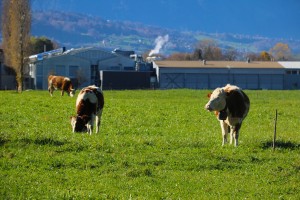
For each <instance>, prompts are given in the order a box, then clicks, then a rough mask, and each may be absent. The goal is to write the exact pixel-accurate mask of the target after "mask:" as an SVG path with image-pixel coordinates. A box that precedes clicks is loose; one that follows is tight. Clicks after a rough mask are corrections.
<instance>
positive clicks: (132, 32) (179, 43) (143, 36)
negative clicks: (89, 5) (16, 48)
mask: <svg viewBox="0 0 300 200" xmlns="http://www.w3.org/2000/svg"><path fill="white" fill-rule="evenodd" d="M32 34H33V35H35V36H46V37H49V38H51V39H53V40H55V41H57V42H58V43H59V44H60V45H61V46H66V47H67V48H74V47H82V46H95V45H96V46H101V47H104V48H108V49H114V48H122V49H126V50H135V51H137V52H139V53H143V52H146V51H150V50H151V49H153V48H154V46H155V39H156V38H157V37H158V36H165V35H168V36H169V40H168V41H167V42H166V43H165V45H164V46H163V47H162V48H161V53H163V54H170V53H172V52H191V51H193V50H194V47H195V44H196V43H197V41H198V40H200V39H213V40H215V41H217V42H218V44H219V46H220V47H222V48H228V47H234V48H236V49H237V50H238V51H241V52H250V51H251V52H260V51H263V50H266V51H268V50H269V49H270V48H271V47H273V46H274V45H275V44H276V43H278V42H283V43H287V44H289V46H290V48H291V49H292V51H293V53H299V52H300V41H299V40H291V39H271V38H266V37H259V36H247V35H238V34H231V33H214V34H210V33H202V32H192V31H186V32H183V31H177V30H173V29H166V28H161V27H156V26H148V25H144V24H141V23H136V22H130V21H111V20H104V19H102V18H100V17H94V16H89V15H84V14H78V13H68V12H66V13H64V12H58V11H46V12H45V11H43V12H38V11H35V12H34V13H33V22H32Z"/></svg>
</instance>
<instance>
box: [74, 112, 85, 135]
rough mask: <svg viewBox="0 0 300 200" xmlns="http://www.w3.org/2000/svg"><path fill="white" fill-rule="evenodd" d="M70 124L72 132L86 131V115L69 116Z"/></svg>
mask: <svg viewBox="0 0 300 200" xmlns="http://www.w3.org/2000/svg"><path fill="white" fill-rule="evenodd" d="M70 119H71V125H72V130H73V133H75V132H86V131H87V128H86V124H87V120H88V116H85V115H84V116H76V117H75V116H72V117H71V118H70Z"/></svg>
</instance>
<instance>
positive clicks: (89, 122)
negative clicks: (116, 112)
mask: <svg viewBox="0 0 300 200" xmlns="http://www.w3.org/2000/svg"><path fill="white" fill-rule="evenodd" d="M103 106H104V97H103V93H102V91H101V89H100V88H99V87H96V86H88V87H85V88H83V89H82V90H81V91H80V93H79V94H78V97H77V100H76V113H77V115H76V116H75V117H74V116H73V117H71V125H72V129H73V132H88V133H89V134H92V131H93V126H94V123H96V133H98V131H99V128H100V123H101V115H102V110H103Z"/></svg>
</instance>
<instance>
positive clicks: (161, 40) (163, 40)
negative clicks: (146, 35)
mask: <svg viewBox="0 0 300 200" xmlns="http://www.w3.org/2000/svg"><path fill="white" fill-rule="evenodd" d="M168 41H169V35H168V34H167V35H165V36H158V37H157V38H156V39H155V47H154V49H152V50H151V51H150V53H149V56H152V55H153V54H158V53H159V51H160V49H161V48H162V47H163V46H164V45H165V44H166V43H167V42H168Z"/></svg>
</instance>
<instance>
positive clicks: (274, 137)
mask: <svg viewBox="0 0 300 200" xmlns="http://www.w3.org/2000/svg"><path fill="white" fill-rule="evenodd" d="M276 126H277V109H276V114H275V120H274V136H273V151H275V146H276V145H275V143H276Z"/></svg>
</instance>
